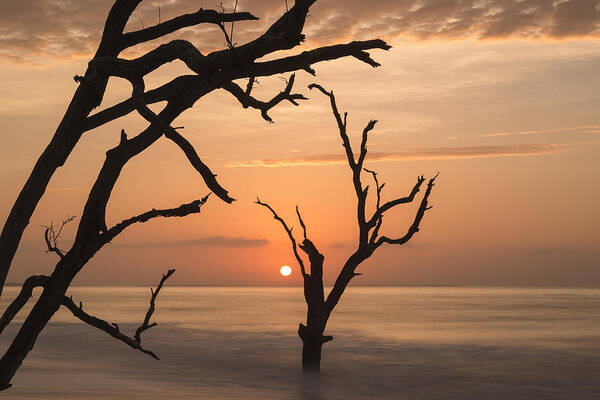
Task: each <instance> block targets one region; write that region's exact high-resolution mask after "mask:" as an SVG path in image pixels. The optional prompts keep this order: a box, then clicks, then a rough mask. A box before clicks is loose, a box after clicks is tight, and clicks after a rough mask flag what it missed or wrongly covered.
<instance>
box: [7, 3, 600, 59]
mask: <svg viewBox="0 0 600 400" xmlns="http://www.w3.org/2000/svg"><path fill="white" fill-rule="evenodd" d="M112 3H113V2H112V1H106V0H61V1H54V0H23V1H18V2H14V1H2V2H0V58H4V59H10V60H13V61H15V62H23V61H27V62H40V57H48V56H50V57H53V58H58V59H69V58H73V57H81V56H84V57H88V56H90V55H91V54H92V52H93V50H94V49H95V48H96V46H97V44H98V41H99V39H100V35H101V33H102V27H103V25H104V21H105V19H106V16H107V14H108V10H109V8H110V6H111V5H112ZM161 3H162V4H161V14H162V17H163V20H164V19H169V18H173V17H175V16H178V15H181V14H183V13H189V12H193V11H195V10H197V9H198V1H197V0H178V1H168V2H161ZM244 5H245V6H244V7H242V8H241V10H242V11H250V12H252V13H253V14H255V15H256V16H258V17H260V18H261V19H260V20H259V21H253V22H247V23H246V22H245V23H240V24H236V35H237V36H236V39H237V40H239V41H240V43H242V42H245V41H247V40H249V39H251V38H252V37H256V36H257V35H258V34H260V33H261V32H262V31H263V30H264V28H265V27H266V26H267V25H268V24H269V23H272V22H273V20H274V18H276V17H277V16H279V15H281V13H282V12H283V11H284V3H283V2H282V1H280V0H262V1H253V2H244ZM207 6H209V5H208V4H207ZM228 11H231V10H230V9H229V10H228ZM311 16H313V18H310V19H309V21H308V23H307V26H306V30H305V32H306V33H307V37H308V39H309V40H310V41H312V42H313V43H318V44H326V43H332V42H337V41H346V40H356V39H367V38H372V37H383V38H387V39H390V38H393V37H398V36H402V37H411V38H414V39H417V40H427V39H463V38H475V39H496V40H498V39H504V38H526V39H538V38H550V39H563V38H599V37H600V9H599V1H598V0H527V1H515V0H441V1H440V0H380V1H377V2H372V1H370V2H369V1H364V0H346V1H344V2H343V3H342V2H337V1H319V2H317V3H316V4H315V5H314V6H313V8H312V10H311ZM157 22H158V7H157V3H156V2H149V3H142V4H141V5H140V6H139V7H138V8H137V10H136V11H135V13H134V14H133V15H132V17H131V18H130V21H129V22H128V26H127V28H126V30H137V29H140V28H141V27H142V26H145V27H148V26H151V25H154V24H156V23H157ZM175 36H176V37H178V38H181V39H186V40H190V41H193V42H194V43H196V44H197V45H199V46H200V47H202V49H203V50H212V49H214V48H216V47H222V46H223V43H224V39H223V37H222V34H221V33H220V32H219V30H218V29H217V28H216V27H214V26H211V25H210V24H202V25H200V26H198V27H194V28H189V29H185V30H182V31H181V32H179V33H178V34H176V35H175Z"/></svg>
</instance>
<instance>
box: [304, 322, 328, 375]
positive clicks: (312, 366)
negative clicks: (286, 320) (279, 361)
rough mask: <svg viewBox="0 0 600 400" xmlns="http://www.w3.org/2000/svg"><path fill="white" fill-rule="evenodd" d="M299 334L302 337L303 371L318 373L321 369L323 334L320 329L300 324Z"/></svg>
mask: <svg viewBox="0 0 600 400" xmlns="http://www.w3.org/2000/svg"><path fill="white" fill-rule="evenodd" d="M298 335H299V336H300V339H302V371H303V372H313V373H318V372H319V371H320V370H321V348H322V347H323V335H322V334H321V332H320V331H319V330H318V329H311V328H309V327H306V326H304V325H302V324H300V329H299V330H298Z"/></svg>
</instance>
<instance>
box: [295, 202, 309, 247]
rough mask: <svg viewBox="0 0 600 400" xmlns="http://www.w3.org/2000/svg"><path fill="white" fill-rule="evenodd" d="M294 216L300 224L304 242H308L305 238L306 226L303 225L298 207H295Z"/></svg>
mask: <svg viewBox="0 0 600 400" xmlns="http://www.w3.org/2000/svg"><path fill="white" fill-rule="evenodd" d="M296 215H297V216H298V222H300V226H301V227H302V232H303V233H304V240H308V238H307V237H306V225H304V221H303V220H302V215H300V209H299V208H298V205H296Z"/></svg>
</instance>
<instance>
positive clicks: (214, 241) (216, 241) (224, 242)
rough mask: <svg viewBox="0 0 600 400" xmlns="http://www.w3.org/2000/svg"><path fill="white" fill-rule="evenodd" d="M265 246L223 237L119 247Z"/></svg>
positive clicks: (258, 240)
mask: <svg viewBox="0 0 600 400" xmlns="http://www.w3.org/2000/svg"><path fill="white" fill-rule="evenodd" d="M267 244H269V241H268V240H266V239H248V238H243V237H232V238H227V237H223V236H210V237H204V238H197V239H190V240H177V241H169V242H144V243H126V244H122V245H120V247H188V246H211V247H261V246H266V245H267Z"/></svg>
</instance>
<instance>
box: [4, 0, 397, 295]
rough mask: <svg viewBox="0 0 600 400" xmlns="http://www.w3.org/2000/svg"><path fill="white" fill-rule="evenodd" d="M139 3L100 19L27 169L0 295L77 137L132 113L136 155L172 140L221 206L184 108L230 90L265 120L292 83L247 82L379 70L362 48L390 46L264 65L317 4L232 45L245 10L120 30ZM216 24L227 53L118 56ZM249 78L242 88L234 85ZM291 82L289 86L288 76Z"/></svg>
mask: <svg viewBox="0 0 600 400" xmlns="http://www.w3.org/2000/svg"><path fill="white" fill-rule="evenodd" d="M141 2H142V0H116V1H115V2H114V4H113V6H112V8H111V9H110V12H109V14H108V17H107V19H106V22H105V25H104V30H103V33H102V38H101V41H100V44H99V46H98V49H97V51H96V53H95V55H94V57H93V59H92V60H91V61H90V63H89V64H88V68H87V70H86V72H85V74H84V75H83V76H79V75H76V76H75V77H74V79H75V81H76V82H77V83H78V84H79V85H78V88H77V90H76V91H75V94H74V96H73V98H72V100H71V103H70V104H69V107H68V108H67V111H66V113H65V115H64V116H63V118H62V120H61V122H60V123H59V125H58V128H57V129H56V132H55V133H54V136H53V137H52V140H51V141H50V143H49V144H48V146H47V147H46V148H45V150H44V151H43V153H42V154H41V156H40V158H39V159H38V161H37V162H36V164H35V166H34V167H33V170H32V172H31V174H30V176H29V178H28V179H27V181H26V183H25V185H24V186H23V188H22V190H21V192H20V193H19V195H18V197H17V199H16V201H15V203H14V205H13V207H12V209H11V211H10V213H9V215H8V217H7V219H6V222H5V224H4V228H3V230H2V233H1V234H0V295H1V294H2V289H3V287H4V283H5V281H6V276H7V274H8V271H9V269H10V266H11V263H12V259H13V257H14V255H15V252H16V250H17V248H18V246H19V242H20V240H21V236H22V234H23V231H24V230H25V228H26V227H27V225H28V223H29V219H30V218H31V215H32V214H33V212H34V210H35V208H36V206H37V203H38V202H39V200H40V199H41V197H42V196H43V194H44V192H45V191H46V187H47V185H48V182H49V181H50V179H51V177H52V176H53V174H54V172H55V171H56V169H57V168H59V167H60V166H62V165H64V163H65V162H66V160H67V158H68V157H69V155H70V154H71V151H72V150H73V149H74V147H75V145H76V144H77V142H78V141H79V139H80V138H81V136H82V135H83V133H85V132H87V131H89V130H91V129H94V128H97V127H99V126H101V125H103V124H106V123H108V122H110V121H113V120H115V119H117V118H119V117H122V116H124V115H127V114H129V113H130V112H132V111H136V110H137V111H138V112H139V113H140V114H141V115H142V116H143V117H144V118H145V119H146V120H147V121H149V122H150V126H149V127H148V128H147V129H146V131H144V133H143V134H140V135H139V138H137V137H136V138H135V139H133V140H135V141H136V143H137V149H136V150H135V151H136V152H137V153H139V152H141V151H142V150H144V149H145V148H147V147H148V146H150V145H151V144H152V143H154V142H155V141H156V140H158V139H159V138H160V137H162V135H163V134H164V136H165V137H166V138H167V139H169V140H171V141H173V142H174V143H175V144H176V145H177V146H179V147H180V148H181V150H182V151H183V152H184V153H185V155H186V156H187V157H188V159H189V160H190V162H191V164H192V166H193V167H194V168H195V169H196V170H197V171H198V172H199V173H200V175H201V176H202V178H203V179H204V181H205V182H206V184H207V185H208V186H209V188H210V189H211V190H212V191H213V192H214V193H215V194H216V195H217V196H218V197H219V198H220V199H222V200H223V201H226V202H228V203H230V202H232V201H233V200H234V199H233V198H231V197H229V196H228V194H227V191H226V190H225V189H223V188H222V187H221V186H220V185H219V184H218V183H217V181H216V179H215V177H214V174H213V173H212V172H211V170H210V169H209V168H208V166H206V165H205V164H204V163H203V162H202V161H201V160H200V158H199V157H198V155H197V154H196V152H195V150H194V149H193V147H192V146H191V144H190V143H189V142H188V141H187V140H186V139H185V138H184V137H183V136H182V135H181V134H179V133H178V132H176V131H175V130H174V129H170V128H169V126H168V125H169V124H170V123H171V122H173V120H175V118H177V117H178V116H179V115H180V114H181V113H182V112H183V111H185V110H187V109H188V108H190V107H192V106H193V105H194V103H195V102H196V101H197V100H199V99H200V98H202V97H203V96H204V95H206V94H208V93H210V92H212V91H214V90H217V89H224V90H226V91H228V92H230V93H232V94H233V95H234V96H235V97H236V98H237V99H238V100H239V101H241V102H242V105H243V106H244V107H251V108H256V109H258V110H260V111H261V113H262V115H263V117H264V118H265V119H266V120H268V121H270V117H269V116H268V110H269V109H270V108H272V107H274V106H275V105H277V104H278V103H279V102H281V101H283V100H289V101H291V102H293V103H295V100H296V99H301V98H303V97H301V96H299V95H293V94H291V89H292V88H291V84H289V85H288V87H286V89H285V90H284V92H282V93H280V94H278V95H277V96H275V97H274V98H273V99H272V100H271V101H268V102H263V101H259V100H257V99H255V98H253V97H252V95H251V90H252V83H253V82H254V79H255V78H256V77H260V76H270V75H275V74H281V73H286V72H293V71H297V70H304V71H306V72H308V73H311V74H314V73H315V71H314V70H313V69H312V67H311V65H312V64H315V63H318V62H322V61H328V60H334V59H337V58H342V57H347V56H353V57H355V58H357V59H358V60H360V61H363V62H365V63H367V64H369V65H371V66H373V67H376V66H378V65H379V64H378V63H376V62H375V61H374V60H373V59H371V57H370V56H369V54H368V53H367V52H366V51H365V50H369V49H375V48H378V49H383V50H388V49H389V48H390V46H389V45H387V44H386V43H385V42H384V41H382V40H368V41H355V42H351V43H347V44H338V45H333V46H325V47H320V48H317V49H313V50H309V51H305V52H303V53H300V54H297V55H293V56H288V57H282V58H276V59H273V60H270V61H260V62H258V61H256V60H257V59H259V58H261V57H264V56H266V55H268V54H271V53H275V52H277V51H280V50H289V49H292V48H294V47H296V46H298V45H300V44H301V42H302V41H303V40H304V35H303V34H302V30H303V28H304V22H305V20H306V16H307V14H308V11H309V8H310V7H311V5H312V4H314V3H315V2H316V0H298V1H296V2H295V4H294V6H293V7H291V8H289V10H287V11H286V12H285V13H284V14H283V15H282V16H281V17H280V18H279V19H278V20H277V21H276V22H275V23H273V25H271V26H270V27H269V28H268V29H267V30H266V31H265V32H264V33H263V34H262V35H261V36H259V37H258V38H256V39H254V40H252V41H250V42H248V43H245V44H243V45H240V46H237V47H236V46H235V43H233V42H232V41H231V40H232V39H231V37H230V36H231V35H232V32H233V31H232V30H231V31H230V33H227V30H226V29H224V23H227V22H231V23H233V22H235V21H250V20H256V19H257V18H256V17H255V16H253V15H252V14H250V13H247V12H233V13H225V12H219V11H215V10H204V9H200V10H198V11H196V12H194V13H191V14H185V15H181V16H178V17H176V18H173V19H171V20H167V21H164V22H161V23H159V24H157V25H155V26H151V27H148V28H142V29H141V30H138V31H133V32H126V33H124V29H125V25H126V23H127V21H128V20H129V18H130V16H131V14H132V13H133V11H134V10H135V9H136V7H137V6H138V5H139V4H140V3H141ZM203 23H208V24H216V25H217V26H219V27H220V28H221V29H222V30H223V32H224V33H225V35H226V38H227V48H225V49H223V50H218V51H213V52H211V53H209V54H206V55H204V54H202V53H201V52H200V51H199V50H198V49H197V48H196V47H195V46H194V45H193V44H191V43H190V42H188V41H184V40H173V41H170V42H168V43H166V44H163V45H160V46H158V47H156V48H155V49H153V50H151V51H149V52H148V53H146V54H144V55H142V56H140V57H138V58H136V59H133V60H125V59H121V58H118V56H119V54H120V53H121V52H122V51H123V50H126V49H128V48H131V47H133V46H136V45H139V44H141V43H145V42H148V41H151V40H154V39H159V38H162V37H164V36H165V35H168V34H170V33H173V32H176V31H178V30H180V29H182V28H186V27H190V26H194V25H198V24H203ZM176 59H179V60H181V61H183V62H184V63H185V64H186V65H187V67H188V68H189V69H190V70H191V71H192V72H193V74H190V75H182V76H179V77H176V78H175V79H173V80H171V81H170V82H168V83H165V84H164V85H162V86H160V87H158V88H156V89H153V90H149V91H145V90H144V83H143V78H144V76H145V75H147V74H148V73H150V72H152V71H154V70H156V69H157V68H159V67H160V66H162V65H164V64H166V63H169V62H171V61H174V60H176ZM111 76H113V77H120V78H124V79H127V80H128V81H129V82H130V83H131V84H132V86H133V88H134V90H133V94H132V96H131V97H130V98H129V99H127V100H124V101H122V102H120V103H118V104H115V105H113V106H111V107H108V108H105V109H104V110H102V111H98V112H96V113H94V114H92V115H90V113H91V112H92V110H93V109H94V108H96V107H98V106H100V105H101V103H102V98H103V96H104V92H105V90H106V86H107V83H108V79H109V77H111ZM243 78H248V79H249V84H248V85H247V87H246V90H242V89H241V88H240V87H239V86H238V85H237V84H236V83H234V82H233V81H234V80H236V79H243ZM289 82H292V83H293V79H290V80H289ZM162 101H166V102H167V104H166V106H165V107H164V108H163V109H162V110H161V112H160V113H159V114H158V115H156V114H154V113H152V112H151V111H149V109H148V108H147V104H152V103H158V102H162Z"/></svg>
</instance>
